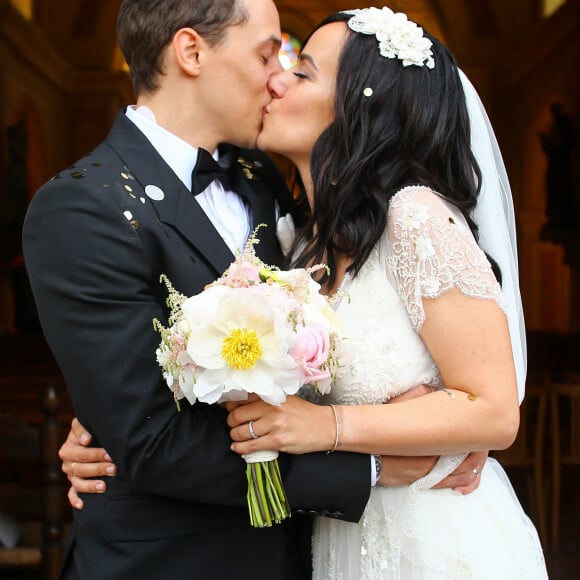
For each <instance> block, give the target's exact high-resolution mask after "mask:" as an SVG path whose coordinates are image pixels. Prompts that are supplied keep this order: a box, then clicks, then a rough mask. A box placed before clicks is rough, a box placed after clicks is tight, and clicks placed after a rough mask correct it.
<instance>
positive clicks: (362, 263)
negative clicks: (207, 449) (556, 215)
mask: <svg viewBox="0 0 580 580" xmlns="http://www.w3.org/2000/svg"><path fill="white" fill-rule="evenodd" d="M270 88H271V92H272V94H273V96H274V97H275V98H274V101H273V102H272V103H271V105H270V106H268V107H267V108H266V111H265V119H264V127H263V131H262V133H261V135H260V137H259V141H258V144H259V147H260V148H261V149H264V150H268V151H272V152H276V153H280V154H282V155H285V156H286V157H288V158H289V159H290V160H291V161H293V162H294V163H295V164H296V166H297V168H298V170H299V172H300V176H301V178H302V181H303V183H304V189H305V192H306V195H307V197H308V201H309V203H310V206H311V208H312V216H311V219H310V221H309V223H308V224H307V226H306V227H305V229H304V230H303V232H302V234H301V237H299V239H298V240H297V243H296V245H295V249H294V265H296V266H305V265H308V264H312V263H320V262H324V263H326V264H328V265H329V266H330V270H329V274H325V275H324V276H325V277H324V278H322V279H321V280H320V282H321V284H322V287H323V289H324V290H325V291H326V292H327V293H328V294H329V295H331V296H332V297H333V300H334V303H335V305H336V309H337V311H338V313H339V314H340V316H341V318H342V320H343V321H344V324H345V326H346V328H347V334H348V336H349V349H350V350H351V352H352V353H354V360H353V363H352V368H351V370H350V372H349V373H347V374H346V375H345V376H343V377H342V378H341V379H339V381H338V383H337V384H336V385H335V386H333V389H332V391H331V394H330V395H329V396H328V400H326V401H324V402H326V403H327V404H326V405H315V404H312V403H310V402H308V401H305V400H303V399H300V398H298V397H290V398H289V399H288V400H287V402H286V403H284V404H283V405H281V406H279V407H272V406H269V405H267V404H265V403H263V402H261V401H256V402H250V403H248V404H243V405H240V406H237V407H235V406H233V405H232V407H231V413H230V416H229V419H228V421H229V424H230V427H231V428H232V430H231V435H232V439H233V440H234V443H233V445H232V449H233V450H234V451H236V452H237V453H248V452H251V451H257V450H262V449H278V450H281V451H285V452H289V453H307V452H312V451H321V450H327V451H328V452H333V451H334V450H337V449H338V450H345V451H354V452H362V453H371V454H381V455H431V454H438V455H442V456H441V458H440V459H439V461H438V462H437V464H436V465H435V467H434V468H433V470H432V471H431V472H430V473H429V474H428V475H427V476H425V477H424V478H423V479H421V480H419V481H417V482H416V483H414V484H412V485H410V486H402V487H375V488H373V490H372V492H371V497H370V500H369V502H368V505H367V507H366V510H365V513H364V516H363V518H362V519H361V521H360V522H359V523H358V524H352V523H345V522H341V521H338V520H333V519H329V518H322V517H321V518H317V521H316V523H315V531H314V536H313V566H314V578H315V579H320V580H322V579H329V580H332V579H345V580H346V579H355V578H365V579H369V580H378V579H381V578H384V579H389V580H393V579H429V580H434V579H446V580H449V579H460V578H461V579H463V578H469V579H489V578H494V579H501V578H505V579H510V580H512V579H515V578H525V579H526V580H530V579H536V578H546V577H547V574H546V569H545V563H544V558H543V555H542V549H541V546H540V543H539V540H538V536H537V533H536V530H535V529H534V527H533V525H532V523H531V522H530V520H529V519H528V517H527V516H526V515H525V514H524V512H523V510H522V508H521V506H520V504H519V502H518V500H517V498H516V496H515V494H514V492H513V489H512V487H511V485H510V483H509V481H508V479H507V477H506V475H505V473H504V471H503V469H502V468H501V467H500V465H499V464H498V463H497V462H496V461H495V460H493V459H488V460H487V461H486V462H485V464H484V465H483V466H481V468H480V469H474V470H473V471H474V475H475V476H476V477H480V478H481V480H480V485H479V488H478V489H477V490H476V491H475V492H473V493H472V494H469V495H466V496H459V495H458V494H456V493H454V492H453V491H452V490H443V491H441V490H439V491H434V490H432V489H431V488H432V487H433V486H434V485H436V484H437V483H438V482H439V481H441V480H442V479H443V478H445V477H446V476H447V475H448V474H449V473H451V472H452V471H453V470H454V469H455V467H456V466H457V465H458V464H459V463H460V462H461V461H462V459H463V458H464V456H465V454H466V452H468V451H469V450H474V449H476V450H477V449H480V450H485V449H503V448H506V447H508V446H509V445H510V444H511V443H512V442H513V440H514V438H515V436H516V433H517V429H518V421H519V412H518V402H519V401H518V387H519V393H520V400H521V397H522V396H523V384H524V377H525V355H524V352H525V343H524V331H523V320H522V316H521V303H520V299H519V293H518V285H517V258H516V250H515V228H514V224H513V208H512V206H511V197H510V196H511V194H510V191H509V185H508V183H507V178H506V176H505V170H504V168H503V162H502V160H501V156H500V154H499V150H498V148H497V144H496V142H495V137H494V136H493V131H492V130H491V127H490V126H489V124H488V121H487V117H486V115H485V112H484V110H483V108H482V107H481V103H480V102H479V99H478V97H477V94H476V92H475V90H474V89H473V87H472V86H471V84H470V83H469V81H468V80H467V79H466V77H465V76H464V75H463V74H462V73H461V71H459V70H458V68H457V65H456V63H455V61H454V59H453V57H452V56H451V54H450V53H449V52H448V51H447V50H446V49H445V48H444V47H443V46H442V45H441V43H440V42H438V41H437V40H436V39H434V38H432V37H431V36H429V35H428V34H426V33H424V32H423V31H422V30H421V29H420V28H419V27H417V26H416V25H415V24H413V23H411V22H409V21H408V20H407V19H406V17H405V15H403V14H393V13H392V12H391V11H390V10H389V9H387V8H383V9H382V10H379V9H375V8H369V9H364V10H354V11H349V12H342V13H337V14H335V15H333V16H332V17H330V18H329V19H327V20H325V21H324V22H323V23H322V24H321V25H320V26H319V27H318V28H317V29H316V30H315V31H314V33H313V34H312V35H311V36H310V38H309V40H308V42H307V44H306V46H305V47H304V50H303V52H302V54H301V56H300V60H299V63H298V65H297V66H296V68H294V69H293V70H291V71H286V72H283V73H280V74H279V75H278V76H276V77H274V78H273V79H272V81H271V86H270ZM472 151H473V154H472ZM474 155H475V157H474ZM478 240H479V245H478ZM500 284H501V286H500ZM510 337H511V340H510ZM419 384H424V385H428V386H430V387H431V388H432V392H431V393H430V394H428V395H425V396H422V397H417V398H412V399H410V400H405V401H403V402H400V403H397V404H395V405H385V404H382V403H385V402H387V401H388V400H389V399H391V398H392V397H395V396H397V395H400V394H402V393H404V392H406V391H409V390H410V389H412V388H413V387H415V386H416V385H419ZM250 421H251V422H252V423H251V425H250V427H251V429H249V427H248V423H249V422H250Z"/></svg>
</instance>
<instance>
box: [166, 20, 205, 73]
mask: <svg viewBox="0 0 580 580" xmlns="http://www.w3.org/2000/svg"><path fill="white" fill-rule="evenodd" d="M171 46H172V48H173V53H174V55H175V62H176V64H177V66H178V68H179V69H180V70H181V71H182V72H183V73H184V74H186V75H188V76H192V77H197V76H199V74H200V72H201V68H202V66H203V63H204V61H205V51H206V50H208V48H209V47H208V45H207V43H206V42H205V40H204V39H203V38H202V37H201V36H200V35H199V34H198V33H197V32H196V31H195V30H193V28H181V29H180V30H178V31H177V32H176V33H175V35H174V36H173V40H172V41H171Z"/></svg>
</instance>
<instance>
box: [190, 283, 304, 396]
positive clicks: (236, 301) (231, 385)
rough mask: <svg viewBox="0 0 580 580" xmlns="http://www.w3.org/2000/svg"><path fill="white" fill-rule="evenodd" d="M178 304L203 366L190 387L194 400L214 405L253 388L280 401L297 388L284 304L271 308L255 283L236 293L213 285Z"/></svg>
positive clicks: (196, 357)
mask: <svg viewBox="0 0 580 580" xmlns="http://www.w3.org/2000/svg"><path fill="white" fill-rule="evenodd" d="M269 290H270V291H272V289H269ZM182 308H183V314H184V316H185V318H186V319H187V320H188V321H189V323H190V326H191V332H190V335H189V339H188V343H187V353H188V354H189V355H190V356H191V358H192V359H193V360H194V361H195V362H196V364H197V365H199V366H200V367H203V368H204V369H205V370H204V372H203V373H200V374H199V376H198V377H197V381H196V383H195V387H194V392H195V395H196V396H197V399H198V400H200V401H202V402H204V403H209V404H212V403H215V402H218V401H220V402H221V401H227V400H239V399H245V398H247V393H256V394H257V395H258V396H260V398H261V399H263V400H264V401H266V402H268V403H271V404H273V405H279V404H280V403H282V402H284V400H285V398H286V395H287V394H295V393H296V392H297V391H298V389H299V387H300V382H299V376H298V374H297V373H296V366H297V365H296V361H295V360H294V359H293V358H292V357H291V356H290V355H289V354H288V352H289V350H290V347H291V345H292V340H293V332H292V329H291V327H290V326H289V325H288V323H287V319H286V314H285V313H284V311H283V310H284V309H278V308H272V307H271V302H270V301H269V300H264V299H263V297H261V296H260V293H259V292H256V290H255V288H254V289H251V288H247V289H245V288H237V289H236V291H235V292H234V290H233V289H232V288H229V287H227V286H214V287H212V288H209V289H206V291H205V292H203V293H202V294H199V295H197V296H193V297H192V298H188V299H187V300H186V301H185V302H184V303H183V306H182Z"/></svg>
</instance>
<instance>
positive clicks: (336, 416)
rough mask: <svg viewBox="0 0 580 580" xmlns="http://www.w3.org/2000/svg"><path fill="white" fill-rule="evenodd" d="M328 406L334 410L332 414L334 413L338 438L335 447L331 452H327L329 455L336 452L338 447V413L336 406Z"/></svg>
mask: <svg viewBox="0 0 580 580" xmlns="http://www.w3.org/2000/svg"><path fill="white" fill-rule="evenodd" d="M328 406H329V407H330V408H331V409H332V412H333V413H334V424H335V426H336V438H335V439H334V445H333V446H332V449H330V450H329V451H327V452H326V454H327V455H329V454H330V453H333V452H334V451H336V448H337V447H338V415H337V413H336V409H335V407H334V405H332V404H330V405H328Z"/></svg>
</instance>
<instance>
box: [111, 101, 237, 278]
mask: <svg viewBox="0 0 580 580" xmlns="http://www.w3.org/2000/svg"><path fill="white" fill-rule="evenodd" d="M107 142H108V143H109V145H110V146H111V147H112V148H113V149H114V150H115V151H116V152H117V154H118V155H119V156H120V157H121V159H122V160H123V162H124V164H125V166H126V168H127V170H128V171H130V172H131V173H132V175H133V176H134V177H135V179H136V181H137V182H138V183H139V184H140V185H141V186H142V187H143V190H144V192H145V195H147V197H148V199H147V202H150V203H152V204H153V206H154V207H155V209H156V211H157V213H158V215H159V219H160V220H161V221H162V222H164V223H165V224H167V225H169V226H171V227H173V228H174V229H176V230H177V231H178V232H179V233H180V234H181V235H182V236H183V237H185V238H186V239H187V240H188V241H189V242H190V243H191V244H192V245H193V246H194V247H195V248H196V249H197V251H198V252H199V253H200V254H201V255H203V256H204V258H205V259H206V260H207V261H208V262H210V263H211V265H212V266H213V267H214V268H215V270H216V274H217V275H221V274H222V273H223V271H224V270H225V269H226V268H227V267H228V266H229V264H230V263H231V262H232V260H233V259H234V256H233V254H232V252H231V251H230V249H229V248H228V246H227V245H226V243H225V242H224V240H223V239H222V237H221V236H220V235H219V233H218V232H217V231H216V229H215V228H214V226H213V224H212V223H211V221H210V220H209V218H208V217H207V215H206V214H205V212H204V211H203V209H202V208H201V206H200V205H199V203H198V202H197V201H196V200H195V198H194V196H193V195H192V193H191V192H190V191H189V190H188V189H187V188H186V187H185V185H184V184H183V183H182V182H181V180H180V179H179V178H178V177H177V176H176V175H175V173H174V172H173V171H172V170H171V168H170V167H169V166H168V165H167V164H166V163H165V161H164V160H163V158H162V157H161V156H160V155H159V154H158V153H157V151H156V150H155V149H154V147H153V146H152V145H151V143H150V142H149V141H148V139H147V138H146V137H145V136H144V135H143V134H142V133H141V131H139V129H137V127H136V126H135V125H134V124H133V123H132V122H131V121H130V120H129V119H127V117H126V116H125V114H124V113H122V112H121V113H119V115H118V116H117V119H116V120H115V123H114V125H113V128H112V129H111V132H110V133H109V136H108V138H107Z"/></svg>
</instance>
